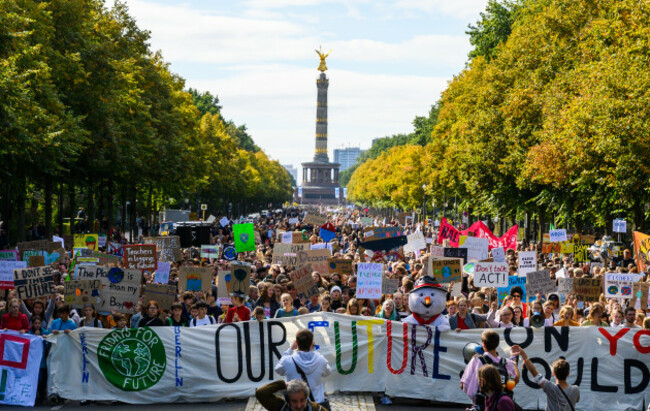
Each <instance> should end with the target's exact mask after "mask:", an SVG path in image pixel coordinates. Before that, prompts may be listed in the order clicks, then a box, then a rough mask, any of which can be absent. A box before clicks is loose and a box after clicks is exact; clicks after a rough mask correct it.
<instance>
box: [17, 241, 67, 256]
mask: <svg viewBox="0 0 650 411" xmlns="http://www.w3.org/2000/svg"><path fill="white" fill-rule="evenodd" d="M17 247H18V255H19V256H22V255H23V253H24V252H25V251H27V250H43V251H48V252H49V251H54V250H56V249H59V248H61V243H59V242H58V241H49V240H37V241H26V242H23V243H18V245H17Z"/></svg>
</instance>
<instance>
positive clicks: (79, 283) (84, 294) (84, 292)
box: [64, 280, 102, 309]
mask: <svg viewBox="0 0 650 411" xmlns="http://www.w3.org/2000/svg"><path fill="white" fill-rule="evenodd" d="M64 285H65V290H64V299H65V302H66V303H68V304H70V305H71V306H72V307H74V308H80V307H83V306H84V305H85V304H92V305H93V306H94V307H95V309H99V308H100V307H101V301H102V300H101V292H102V282H101V280H70V281H66V282H65V284H64Z"/></svg>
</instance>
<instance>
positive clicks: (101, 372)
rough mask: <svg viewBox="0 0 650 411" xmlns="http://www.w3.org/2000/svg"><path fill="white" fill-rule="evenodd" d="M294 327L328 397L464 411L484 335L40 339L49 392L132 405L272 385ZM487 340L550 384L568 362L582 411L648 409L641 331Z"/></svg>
mask: <svg viewBox="0 0 650 411" xmlns="http://www.w3.org/2000/svg"><path fill="white" fill-rule="evenodd" d="M303 328H311V329H312V330H313V331H314V335H315V343H316V344H317V345H318V346H319V347H320V349H319V351H320V353H321V354H322V355H323V356H325V358H326V359H327V360H328V362H329V364H330V366H331V367H332V375H330V376H329V377H327V378H326V379H324V383H325V388H326V390H327V391H328V392H333V391H336V390H343V391H362V392H385V393H386V395H389V396H400V397H407V398H420V399H427V400H436V401H441V402H451V403H459V404H468V403H469V399H468V397H467V396H466V395H465V393H463V392H462V391H461V390H460V388H459V382H460V381H459V378H460V373H461V371H463V369H464V368H465V366H466V364H465V361H464V359H463V349H464V348H465V347H467V345H468V344H470V343H480V341H481V333H482V330H478V329H477V330H466V331H463V332H461V333H456V332H453V331H449V332H444V333H441V332H439V331H438V330H437V329H435V328H429V327H427V326H420V325H409V324H404V323H400V322H391V321H387V320H384V319H379V318H367V317H355V316H347V315H342V314H332V313H314V314H308V315H301V316H298V317H292V318H283V319H273V320H265V321H263V322H257V321H252V322H251V321H246V322H238V323H230V324H220V325H214V326H205V327H198V328H185V327H152V328H148V327H143V328H137V329H125V330H108V329H99V328H81V329H77V330H75V331H72V332H71V333H70V334H59V335H58V336H52V337H49V338H48V340H49V341H51V342H53V347H52V350H51V353H50V358H49V361H50V366H51V368H52V369H65V370H66V372H65V373H52V374H51V375H50V379H51V391H52V392H53V393H56V394H58V395H60V396H61V397H62V398H67V399H71V400H97V401H102V400H103V401H112V400H114V399H115V398H119V399H120V401H123V402H126V403H133V404H144V403H169V402H175V401H178V402H181V401H196V402H208V401H218V400H221V399H223V398H233V397H239V398H246V397H249V396H251V395H253V394H254V392H255V389H256V388H258V387H260V386H262V385H263V384H266V383H268V382H269V381H274V380H278V379H281V378H282V377H281V376H279V375H278V374H277V373H276V372H275V371H274V367H275V365H276V364H277V363H278V360H279V359H280V357H281V355H282V352H283V351H285V350H286V349H287V348H288V347H289V345H290V344H291V343H292V342H293V341H294V340H295V334H296V332H297V331H298V330H299V329H303ZM494 331H495V332H497V333H498V334H499V336H500V345H499V347H498V349H497V351H498V352H499V353H500V354H501V355H502V356H507V355H509V352H510V348H509V346H512V345H514V344H519V345H521V346H522V347H523V348H525V349H526V350H527V351H528V354H529V355H530V357H531V358H532V359H533V362H534V363H535V365H536V366H537V368H538V369H539V370H540V371H541V372H544V373H546V376H547V377H549V378H551V375H550V370H551V368H550V367H551V364H552V362H553V361H554V360H555V359H557V358H558V357H560V356H562V357H565V358H566V360H567V361H568V362H569V364H570V365H571V375H570V377H569V381H568V382H569V383H570V384H576V385H578V386H579V387H580V403H579V404H578V407H579V409H580V410H607V411H610V410H612V409H617V410H623V409H633V410H641V409H643V408H642V407H643V403H644V397H645V401H646V402H647V401H649V400H650V389H649V384H650V380H649V379H648V373H650V370H649V367H650V365H649V362H648V354H649V353H650V330H642V329H628V328H624V329H615V328H605V327H602V328H601V327H544V328H523V327H518V328H506V329H503V328H500V329H494ZM136 348H137V349H136ZM136 365H137V366H136ZM613 396H614V397H613ZM515 398H516V400H517V403H518V404H519V405H521V406H522V407H523V408H525V409H540V408H541V409H544V407H545V404H546V395H545V394H544V393H543V392H542V391H541V390H540V389H539V388H538V387H537V386H536V385H535V384H534V383H533V382H532V381H531V377H530V375H529V374H528V373H527V372H523V373H522V378H521V382H520V383H519V384H518V385H517V387H516V388H515ZM612 398H615V401H616V403H615V404H614V403H613V401H612Z"/></svg>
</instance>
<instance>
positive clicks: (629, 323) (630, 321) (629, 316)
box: [620, 307, 641, 328]
mask: <svg viewBox="0 0 650 411" xmlns="http://www.w3.org/2000/svg"><path fill="white" fill-rule="evenodd" d="M635 320H636V310H635V309H634V307H627V308H626V309H625V322H624V323H623V324H622V325H621V326H620V327H621V328H641V327H639V325H638V324H636V323H635Z"/></svg>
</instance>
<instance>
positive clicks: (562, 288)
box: [557, 278, 573, 295]
mask: <svg viewBox="0 0 650 411" xmlns="http://www.w3.org/2000/svg"><path fill="white" fill-rule="evenodd" d="M557 292H558V293H560V294H564V295H566V294H571V293H573V278H558V279H557Z"/></svg>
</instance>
